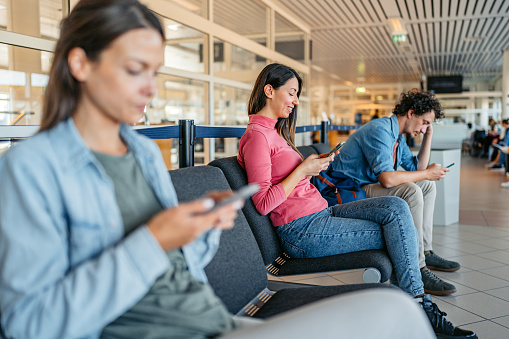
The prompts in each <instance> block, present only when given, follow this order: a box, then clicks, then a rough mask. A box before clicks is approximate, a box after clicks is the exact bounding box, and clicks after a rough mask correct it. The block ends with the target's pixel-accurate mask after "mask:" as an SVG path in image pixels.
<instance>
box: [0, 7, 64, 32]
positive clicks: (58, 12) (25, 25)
mask: <svg viewBox="0 0 509 339" xmlns="http://www.w3.org/2000/svg"><path fill="white" fill-rule="evenodd" d="M62 14H63V10H62V0H0V29H3V30H7V31H10V32H15V33H21V34H26V35H30V36H36V37H44V38H49V39H54V40H56V39H58V37H59V34H60V21H61V20H62V18H63V15H62Z"/></svg>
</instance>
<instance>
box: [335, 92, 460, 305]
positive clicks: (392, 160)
mask: <svg viewBox="0 0 509 339" xmlns="http://www.w3.org/2000/svg"><path fill="white" fill-rule="evenodd" d="M393 113H394V114H393V115H392V116H391V117H384V118H381V119H377V120H374V121H370V122H369V123H367V124H366V125H364V126H362V127H361V128H359V129H358V130H357V131H355V133H353V134H352V135H351V136H350V137H349V138H348V139H347V141H346V143H345V145H344V146H343V148H342V149H341V152H340V153H339V155H338V156H336V157H335V159H334V162H333V163H332V165H331V166H332V168H333V169H334V170H335V171H340V172H342V173H343V174H344V175H346V176H348V177H350V178H352V179H353V180H354V181H355V182H356V183H357V184H358V185H359V186H361V187H362V188H363V189H364V190H365V191H366V196H367V197H368V198H369V197H384V196H396V197H400V198H403V199H404V200H405V201H406V202H407V203H408V206H409V207H410V212H411V213H412V218H413V221H414V224H415V227H416V228H417V233H418V234H419V267H420V270H421V275H422V280H423V282H424V290H425V291H426V293H430V294H435V295H448V294H451V293H454V292H456V287H455V286H454V285H452V284H449V283H447V282H445V281H443V280H442V279H440V278H439V277H437V276H435V275H434V274H433V273H432V272H431V271H430V270H429V269H435V270H439V271H447V272H452V271H456V270H458V269H459V268H460V265H459V264H458V263H457V262H454V261H449V260H445V259H443V258H441V257H439V256H438V255H437V254H436V253H434V252H433V246H432V235H433V211H434V208H435V197H436V188H435V182H434V181H436V180H440V179H442V178H444V176H445V173H446V172H448V171H449V170H448V169H447V168H445V167H442V166H441V165H440V164H431V165H429V166H428V163H429V157H430V152H431V138H432V135H433V127H432V125H431V123H432V122H433V120H435V119H437V118H441V117H442V116H443V113H442V109H441V107H440V103H439V102H438V101H437V99H436V98H435V97H434V96H433V95H432V94H431V93H429V92H423V91H419V90H416V89H414V90H411V91H409V92H408V93H403V94H402V95H401V98H400V101H399V102H398V103H397V104H396V107H395V108H394V110H393ZM405 133H409V134H411V135H412V137H417V136H419V134H424V137H423V140H422V143H421V147H420V149H419V153H418V155H417V156H413V155H412V152H411V151H410V149H409V147H408V145H407V143H406V141H405V137H404V135H403V134H405ZM399 166H402V167H403V168H404V169H405V170H406V171H398V168H399ZM428 268H429V269H428Z"/></svg>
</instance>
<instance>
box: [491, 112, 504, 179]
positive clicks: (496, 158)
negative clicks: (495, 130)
mask: <svg viewBox="0 0 509 339" xmlns="http://www.w3.org/2000/svg"><path fill="white" fill-rule="evenodd" d="M502 127H503V130H502V133H501V134H500V141H498V142H497V143H496V144H494V145H492V146H491V148H492V153H491V161H490V163H489V164H488V168H491V169H495V168H504V167H505V157H506V155H505V153H504V152H501V151H500V150H499V149H498V147H496V146H495V145H498V146H507V145H509V134H508V133H507V127H509V121H508V120H507V119H505V120H502Z"/></svg>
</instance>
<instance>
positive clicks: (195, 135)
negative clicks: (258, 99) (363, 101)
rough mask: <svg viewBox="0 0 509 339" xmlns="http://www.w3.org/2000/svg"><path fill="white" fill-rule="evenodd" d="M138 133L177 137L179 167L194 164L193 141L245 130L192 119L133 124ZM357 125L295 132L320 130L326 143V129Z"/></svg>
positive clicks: (325, 123)
mask: <svg viewBox="0 0 509 339" xmlns="http://www.w3.org/2000/svg"><path fill="white" fill-rule="evenodd" d="M134 128H135V129H136V131H137V132H138V133H141V134H143V135H145V136H147V137H149V138H151V139H170V138H178V139H179V167H180V168H183V167H191V166H194V142H195V140H196V139H202V138H240V137H242V135H243V134H244V132H245V131H246V126H245V125H235V126H198V125H195V124H194V120H179V124H178V126H177V125H174V126H150V127H148V126H143V125H139V126H135V127H134ZM357 128H359V125H330V124H329V122H328V121H322V123H321V125H307V126H297V127H296V128H295V133H305V132H315V131H320V142H322V143H326V142H327V138H328V131H329V130H333V131H350V130H354V129H357Z"/></svg>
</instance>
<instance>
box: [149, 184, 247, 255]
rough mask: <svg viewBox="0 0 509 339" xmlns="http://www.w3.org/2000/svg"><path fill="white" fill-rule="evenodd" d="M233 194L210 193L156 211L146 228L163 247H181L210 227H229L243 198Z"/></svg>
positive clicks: (240, 206) (241, 204) (165, 248)
mask: <svg viewBox="0 0 509 339" xmlns="http://www.w3.org/2000/svg"><path fill="white" fill-rule="evenodd" d="M250 192H252V190H251V191H250ZM233 197H235V194H234V193H233V192H231V191H224V192H211V193H209V194H208V195H207V197H205V198H203V199H199V200H195V201H192V202H188V203H181V204H179V205H178V206H175V207H173V208H170V209H167V210H164V211H162V212H159V213H158V214H156V215H155V216H154V217H152V219H150V220H149V221H148V222H147V227H148V229H149V230H150V232H151V233H152V234H153V235H154V237H155V238H156V240H157V241H158V243H159V245H160V246H161V247H162V249H163V250H165V251H167V250H169V249H174V248H179V247H182V246H184V245H185V244H188V243H190V242H191V241H193V240H194V239H196V238H197V237H198V236H199V235H200V234H202V233H203V232H205V231H207V230H209V229H211V228H220V229H228V228H232V227H233V225H234V223H235V218H236V217H237V210H238V209H240V208H242V206H243V203H244V199H245V198H244V196H242V197H239V196H237V197H235V198H233Z"/></svg>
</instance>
